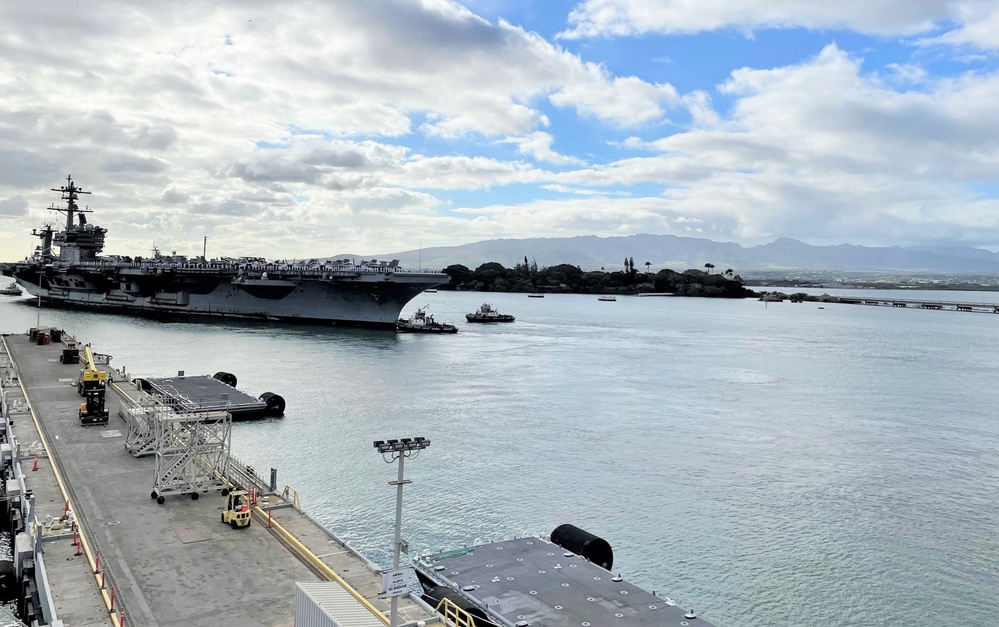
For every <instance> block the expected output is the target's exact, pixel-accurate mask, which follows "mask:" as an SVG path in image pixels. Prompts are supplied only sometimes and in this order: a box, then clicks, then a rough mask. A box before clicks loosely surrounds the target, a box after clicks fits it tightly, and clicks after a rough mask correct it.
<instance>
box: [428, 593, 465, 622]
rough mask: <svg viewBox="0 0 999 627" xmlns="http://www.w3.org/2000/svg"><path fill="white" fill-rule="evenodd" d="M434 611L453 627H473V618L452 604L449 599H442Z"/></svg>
mask: <svg viewBox="0 0 999 627" xmlns="http://www.w3.org/2000/svg"><path fill="white" fill-rule="evenodd" d="M434 611H435V612H437V613H438V614H440V615H441V616H443V617H444V620H445V621H448V622H450V624H452V625H454V627H475V617H473V616H472V615H471V614H469V613H468V612H466V611H465V610H463V609H461V608H460V607H458V606H457V605H455V604H454V602H453V601H451V599H448V598H446V597H445V598H443V599H441V602H440V603H438V604H437V607H435V608H434Z"/></svg>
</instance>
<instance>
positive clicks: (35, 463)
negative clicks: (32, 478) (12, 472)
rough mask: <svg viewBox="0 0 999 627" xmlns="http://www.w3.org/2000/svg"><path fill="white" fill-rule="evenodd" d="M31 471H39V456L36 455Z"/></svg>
mask: <svg viewBox="0 0 999 627" xmlns="http://www.w3.org/2000/svg"><path fill="white" fill-rule="evenodd" d="M31 470H33V471H34V470H38V456H37V455H35V461H34V463H32V464H31Z"/></svg>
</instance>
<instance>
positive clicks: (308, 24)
mask: <svg viewBox="0 0 999 627" xmlns="http://www.w3.org/2000/svg"><path fill="white" fill-rule="evenodd" d="M0 23H2V24H3V25H4V27H3V28H2V29H0V260H15V259H21V258H23V257H25V256H27V255H30V254H31V252H32V251H33V249H34V247H35V246H36V245H37V243H38V240H37V239H36V238H34V237H32V236H31V234H30V233H31V229H32V228H35V227H40V226H42V225H43V224H44V223H46V222H51V223H55V224H58V223H59V219H60V218H61V216H60V215H59V214H56V213H53V212H49V211H46V208H47V207H48V206H49V205H50V204H52V203H56V204H58V203H59V194H58V193H54V192H52V191H50V189H51V188H53V187H58V186H59V185H60V184H62V183H64V182H65V178H66V176H67V175H72V176H73V179H74V180H75V181H76V182H77V183H78V184H79V185H81V186H82V187H83V188H84V189H87V190H90V191H91V192H92V194H91V195H90V196H86V197H84V198H83V200H82V204H84V205H86V206H88V207H89V208H90V209H92V210H94V213H93V214H92V215H91V216H90V221H91V222H94V223H97V224H100V225H101V226H104V227H106V228H107V229H108V231H109V232H108V240H107V246H106V250H105V252H106V253H110V254H124V255H135V254H140V255H145V254H148V253H149V251H150V250H151V249H152V248H153V247H154V246H156V247H158V248H160V249H161V250H164V251H177V252H178V253H181V254H191V255H194V254H200V253H201V250H202V245H203V238H204V237H205V236H207V237H208V256H209V257H213V256H220V255H224V256H243V255H251V256H261V257H267V258H272V259H277V258H310V257H319V256H328V255H334V254H339V253H356V254H371V255H375V254H378V253H391V252H398V251H404V250H415V249H417V248H419V247H432V246H447V245H456V244H463V243H468V242H475V241H481V240H488V239H498V238H518V239H519V238H534V237H572V236H579V235H598V236H621V235H631V234H638V233H653V234H675V235H682V236H692V237H704V238H708V239H712V240H716V241H727V242H737V243H740V244H743V245H747V246H748V245H755V244H762V243H767V242H769V241H772V240H774V239H776V238H778V237H793V238H797V239H800V240H802V241H804V242H807V243H810V244H816V245H828V244H840V243H853V244H864V245H872V246H893V245H901V246H907V245H966V246H975V247H982V248H988V249H990V250H997V249H999V2H995V0H987V1H986V0H839V1H837V2H830V1H828V0H823V1H817V0H697V1H696V2H695V1H693V0H644V1H643V0H571V1H562V0H535V1H530V0H469V1H467V2H465V3H463V4H462V3H458V2H452V1H449V0H366V1H365V2H356V1H352V0H326V1H319V2H317V1H310V2H304V1H297V0H286V1H284V2H280V3H276V2H270V1H268V2H264V1H260V0H244V1H241V2H219V1H214V0H197V1H193V0H174V1H171V2H165V3H136V2H124V1H122V2H116V1H107V0H92V1H88V2H79V1H63V0H49V1H46V2H34V3H25V2H4V3H0Z"/></svg>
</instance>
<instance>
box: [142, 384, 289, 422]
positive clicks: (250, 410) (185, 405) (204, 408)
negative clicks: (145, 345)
mask: <svg viewBox="0 0 999 627" xmlns="http://www.w3.org/2000/svg"><path fill="white" fill-rule="evenodd" d="M220 375H221V377H220ZM225 375H228V376H230V377H231V376H232V375H229V374H228V373H218V374H217V375H215V376H214V377H209V376H207V375H199V376H184V375H183V374H178V375H177V376H176V377H163V378H151V377H144V378H141V379H135V384H136V386H137V387H138V388H140V389H142V390H143V391H146V392H149V393H150V394H153V395H157V394H158V395H159V396H160V398H162V399H163V401H164V402H165V403H167V404H169V405H171V406H172V407H175V408H177V409H178V410H181V411H193V412H209V411H226V412H229V414H231V415H232V419H233V420H247V419H252V418H263V417H265V416H275V417H276V416H280V415H282V414H284V409H285V403H284V399H283V398H281V397H280V396H278V395H276V394H274V393H273V392H264V393H263V394H261V395H260V398H253V397H252V396H250V395H249V394H247V393H245V392H242V391H240V390H238V389H236V388H235V387H234V386H233V385H231V384H229V383H226V382H225V381H222V380H221V378H224V377H225ZM232 381H235V378H233V379H232Z"/></svg>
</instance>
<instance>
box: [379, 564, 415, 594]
mask: <svg viewBox="0 0 999 627" xmlns="http://www.w3.org/2000/svg"><path fill="white" fill-rule="evenodd" d="M410 572H411V569H409V568H397V569H395V570H390V571H387V572H385V573H384V574H382V588H383V589H384V592H383V594H384V595H385V596H387V597H401V596H403V595H404V594H407V593H408V592H409V574H410Z"/></svg>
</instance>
